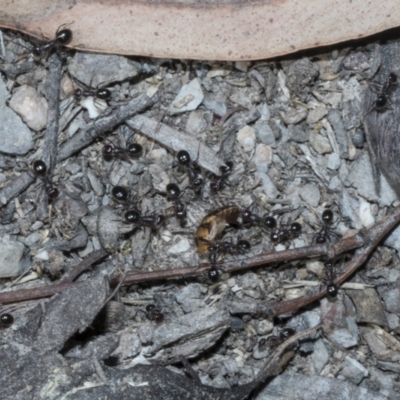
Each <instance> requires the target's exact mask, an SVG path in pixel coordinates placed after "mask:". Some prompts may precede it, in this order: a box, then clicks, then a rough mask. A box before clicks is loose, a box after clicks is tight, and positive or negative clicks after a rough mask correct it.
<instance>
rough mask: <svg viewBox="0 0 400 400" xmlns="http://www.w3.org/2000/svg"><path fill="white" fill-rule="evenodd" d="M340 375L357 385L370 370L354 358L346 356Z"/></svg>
mask: <svg viewBox="0 0 400 400" xmlns="http://www.w3.org/2000/svg"><path fill="white" fill-rule="evenodd" d="M340 375H341V376H343V377H344V378H345V379H346V380H348V381H350V382H352V383H354V384H356V385H357V384H359V383H360V382H361V381H362V380H363V379H364V378H365V377H367V376H368V370H367V369H366V368H365V367H364V366H363V365H362V364H360V363H359V362H358V361H357V360H355V359H354V358H351V357H349V356H346V357H345V361H344V368H343V369H342V370H341V371H340Z"/></svg>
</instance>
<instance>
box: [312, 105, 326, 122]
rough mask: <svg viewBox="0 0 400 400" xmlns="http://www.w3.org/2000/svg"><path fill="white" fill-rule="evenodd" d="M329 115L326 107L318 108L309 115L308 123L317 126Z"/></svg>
mask: <svg viewBox="0 0 400 400" xmlns="http://www.w3.org/2000/svg"><path fill="white" fill-rule="evenodd" d="M327 114H328V110H327V108H326V107H325V106H317V107H315V108H313V109H311V110H310V111H309V112H308V115H307V123H308V124H315V123H317V122H318V121H320V120H321V119H322V118H324V117H325V116H326V115H327Z"/></svg>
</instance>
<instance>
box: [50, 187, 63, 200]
mask: <svg viewBox="0 0 400 400" xmlns="http://www.w3.org/2000/svg"><path fill="white" fill-rule="evenodd" d="M59 195H60V191H59V190H58V189H57V188H55V187H53V186H50V187H49V188H48V189H47V196H48V197H49V201H52V200H55V199H56V198H57V197H58V196H59Z"/></svg>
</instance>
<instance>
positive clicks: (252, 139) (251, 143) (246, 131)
mask: <svg viewBox="0 0 400 400" xmlns="http://www.w3.org/2000/svg"><path fill="white" fill-rule="evenodd" d="M236 139H237V140H238V142H239V143H240V144H241V145H242V147H243V149H244V151H245V152H250V151H252V150H254V147H255V145H256V133H255V131H254V129H253V128H252V127H251V126H249V125H246V126H244V127H243V128H242V129H241V130H240V131H239V132H238V133H237V135H236Z"/></svg>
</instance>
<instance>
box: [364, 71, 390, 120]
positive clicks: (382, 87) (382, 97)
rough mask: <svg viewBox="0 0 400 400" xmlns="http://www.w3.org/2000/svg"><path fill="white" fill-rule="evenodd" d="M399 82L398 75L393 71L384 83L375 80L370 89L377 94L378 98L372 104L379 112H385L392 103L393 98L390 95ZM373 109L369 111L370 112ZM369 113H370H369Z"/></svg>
mask: <svg viewBox="0 0 400 400" xmlns="http://www.w3.org/2000/svg"><path fill="white" fill-rule="evenodd" d="M396 84H397V75H396V74H395V73H394V72H391V73H390V74H389V76H388V78H387V80H386V81H385V82H384V83H377V82H374V83H373V84H372V85H371V86H370V89H371V90H372V91H373V92H375V93H376V94H377V98H376V100H375V101H374V103H373V104H372V106H371V109H372V108H375V110H376V111H377V112H383V111H385V110H386V108H387V107H388V106H389V105H390V104H391V100H390V97H389V94H390V91H391V90H392V89H393V87H394V86H395V85H396ZM371 109H370V110H369V111H368V112H370V111H371ZM367 114H368V113H367Z"/></svg>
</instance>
